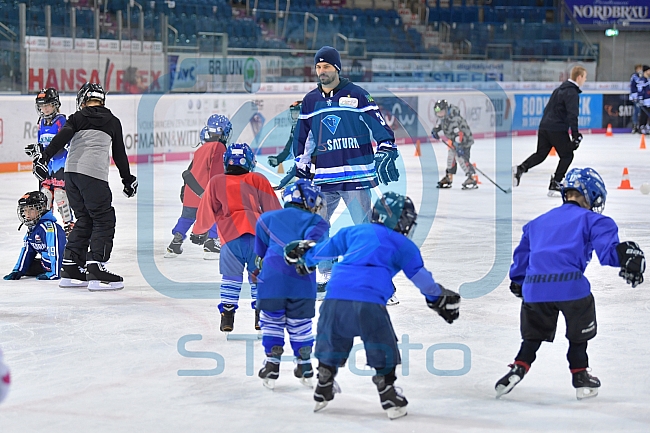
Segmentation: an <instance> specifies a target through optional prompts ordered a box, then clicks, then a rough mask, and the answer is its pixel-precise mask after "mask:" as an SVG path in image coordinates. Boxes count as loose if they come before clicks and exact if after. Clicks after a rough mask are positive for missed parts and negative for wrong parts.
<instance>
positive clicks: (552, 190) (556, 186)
mask: <svg viewBox="0 0 650 433" xmlns="http://www.w3.org/2000/svg"><path fill="white" fill-rule="evenodd" d="M561 191H562V187H561V186H560V182H558V181H556V180H555V178H554V177H553V176H551V183H549V185H548V196H549V197H560V196H561V195H562V192H561Z"/></svg>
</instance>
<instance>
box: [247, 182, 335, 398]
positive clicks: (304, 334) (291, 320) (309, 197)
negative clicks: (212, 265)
mask: <svg viewBox="0 0 650 433" xmlns="http://www.w3.org/2000/svg"><path fill="white" fill-rule="evenodd" d="M283 198H284V202H285V204H284V209H280V210H275V211H271V212H266V213H263V214H262V215H261V216H260V218H259V220H258V221H257V225H256V228H255V253H256V254H257V255H258V257H259V258H260V260H261V263H262V264H263V265H262V266H261V271H260V274H259V275H258V278H257V308H258V310H260V326H261V328H262V345H263V346H264V350H265V352H266V361H265V363H264V367H263V368H262V369H261V370H260V372H259V377H260V378H261V379H263V380H264V386H266V387H267V388H270V389H273V388H274V385H275V380H276V379H277V378H278V376H279V374H280V359H281V356H282V353H283V352H284V349H283V346H284V330H285V328H286V330H287V332H288V333H289V341H290V342H291V348H292V349H293V354H294V356H295V357H296V363H297V366H296V368H295V370H294V375H295V376H296V377H297V378H298V379H300V381H301V382H302V383H303V384H305V385H307V386H309V387H311V378H312V377H313V376H314V372H313V370H312V365H311V360H310V358H311V352H312V345H313V343H314V337H313V335H312V332H311V325H312V323H311V319H312V318H313V317H314V316H315V314H316V309H315V304H316V278H315V275H314V274H311V275H301V274H299V273H298V272H297V271H296V269H295V267H293V266H289V265H288V264H286V263H285V262H284V250H283V248H284V246H285V245H286V244H288V243H289V242H291V241H293V240H294V239H308V240H313V241H319V240H321V239H322V238H323V237H324V236H325V233H326V232H327V229H328V228H329V224H327V223H326V222H325V220H324V219H323V218H321V217H320V216H319V215H318V214H317V212H318V211H319V209H320V208H321V206H322V205H323V202H324V199H323V194H322V193H321V191H320V188H319V187H318V186H316V185H314V183H313V182H312V181H310V180H306V179H299V180H297V181H296V182H295V183H294V184H293V185H291V186H290V187H289V188H287V189H285V190H284V194H283Z"/></svg>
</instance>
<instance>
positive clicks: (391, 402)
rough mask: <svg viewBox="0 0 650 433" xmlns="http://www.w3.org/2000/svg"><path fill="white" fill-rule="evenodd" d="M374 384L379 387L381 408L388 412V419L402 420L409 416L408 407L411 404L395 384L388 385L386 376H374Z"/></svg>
mask: <svg viewBox="0 0 650 433" xmlns="http://www.w3.org/2000/svg"><path fill="white" fill-rule="evenodd" d="M372 382H373V383H374V384H375V386H377V391H378V392H379V400H380V401H381V407H382V409H384V410H385V411H386V415H388V418H390V419H395V418H401V417H403V416H405V415H406V414H407V411H406V406H407V405H408V403H409V402H408V401H407V400H406V397H404V396H403V395H402V394H401V390H400V389H398V388H396V387H395V385H394V384H391V385H389V384H387V383H386V377H385V376H381V375H377V376H373V377H372Z"/></svg>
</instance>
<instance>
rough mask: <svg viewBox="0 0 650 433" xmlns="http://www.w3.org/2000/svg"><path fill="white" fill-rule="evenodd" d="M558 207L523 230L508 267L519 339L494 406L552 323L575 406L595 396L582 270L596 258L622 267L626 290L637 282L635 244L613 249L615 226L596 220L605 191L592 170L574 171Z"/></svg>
mask: <svg viewBox="0 0 650 433" xmlns="http://www.w3.org/2000/svg"><path fill="white" fill-rule="evenodd" d="M561 194H562V199H563V201H564V204H563V205H562V206H560V207H557V208H555V209H552V210H550V211H549V212H547V213H545V214H543V215H541V216H539V217H537V218H535V219H534V220H532V221H531V222H529V223H528V224H526V225H525V226H524V228H523V232H524V233H523V235H522V237H521V241H520V243H519V246H518V247H517V248H516V249H515V251H514V254H513V264H512V266H511V267H510V280H511V281H512V282H511V283H510V290H511V291H512V293H513V294H514V295H515V296H517V297H519V298H522V303H521V314H520V320H521V325H520V328H521V337H522V339H523V341H522V343H521V348H520V349H519V353H518V354H517V356H516V357H515V361H514V363H513V364H511V365H510V367H511V370H510V372H508V374H506V375H505V376H503V377H502V378H501V379H500V380H499V381H498V382H497V383H496V385H495V389H496V392H497V398H500V397H501V396H502V395H504V394H507V393H509V392H510V391H512V389H513V388H514V387H515V385H517V384H518V383H519V382H520V381H521V380H522V379H523V378H524V376H525V375H526V373H528V370H529V369H530V366H531V365H532V363H533V361H535V357H536V353H537V350H538V349H539V347H540V345H541V344H542V342H543V341H548V342H553V339H554V338H555V330H556V327H557V320H558V315H559V313H560V312H562V315H564V319H565V320H566V337H567V340H569V351H568V353H567V360H568V361H569V369H570V371H571V374H572V375H573V387H574V388H575V389H576V397H577V398H578V400H581V399H583V398H588V397H595V396H597V395H598V388H599V387H600V381H599V380H598V378H597V377H594V376H591V375H590V374H589V373H588V371H587V370H588V368H589V358H588V357H587V342H588V341H589V340H591V339H592V338H594V337H595V336H596V326H597V325H596V308H595V303H594V297H593V295H592V294H591V288H590V284H589V281H588V280H587V278H586V277H585V275H584V272H585V268H586V267H587V264H588V263H589V261H590V260H591V255H592V252H593V251H594V250H595V251H596V254H597V255H598V260H599V261H600V263H601V264H602V265H603V266H614V267H620V268H621V271H620V273H619V275H620V276H621V277H623V278H624V279H625V281H626V282H627V283H628V284H631V285H632V287H636V286H637V285H639V284H641V283H642V282H643V272H644V271H645V257H644V255H643V251H641V249H640V248H639V246H638V245H637V244H636V243H634V242H619V239H618V227H617V225H616V223H615V222H614V220H612V219H611V218H609V217H606V216H603V215H601V212H602V211H603V209H604V208H605V200H606V198H607V190H606V189H605V184H604V182H603V180H602V178H601V177H600V176H599V175H598V173H597V172H596V171H595V170H594V169H592V168H583V169H580V168H574V169H573V170H571V171H570V172H569V173H568V174H567V176H566V179H565V180H564V182H563V185H562V188H561Z"/></svg>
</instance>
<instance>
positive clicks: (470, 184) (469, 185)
mask: <svg viewBox="0 0 650 433" xmlns="http://www.w3.org/2000/svg"><path fill="white" fill-rule="evenodd" d="M461 187H462V189H477V188H478V182H476V178H475V177H474V175H472V174H470V175H469V176H467V179H465V182H463V183H462V185H461Z"/></svg>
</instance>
